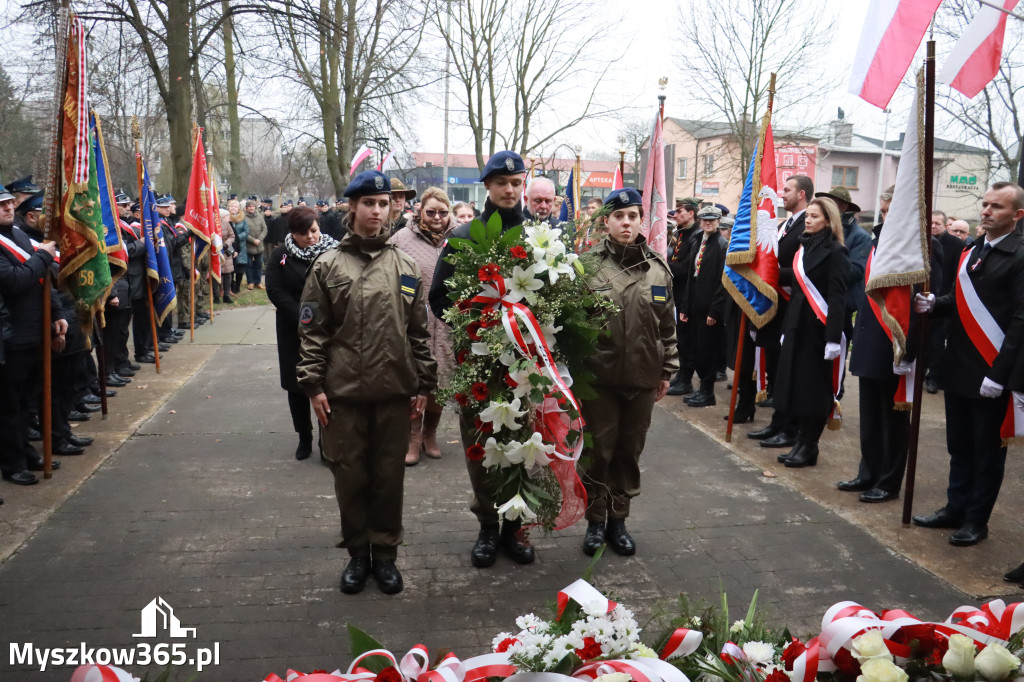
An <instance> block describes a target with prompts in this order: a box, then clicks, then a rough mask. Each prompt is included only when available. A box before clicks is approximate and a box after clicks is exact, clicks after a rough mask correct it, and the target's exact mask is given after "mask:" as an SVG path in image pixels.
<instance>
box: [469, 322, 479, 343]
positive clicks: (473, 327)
mask: <svg viewBox="0 0 1024 682" xmlns="http://www.w3.org/2000/svg"><path fill="white" fill-rule="evenodd" d="M466 334H468V335H469V340H470V341H479V340H480V323H479V322H470V323H469V324H467V325H466Z"/></svg>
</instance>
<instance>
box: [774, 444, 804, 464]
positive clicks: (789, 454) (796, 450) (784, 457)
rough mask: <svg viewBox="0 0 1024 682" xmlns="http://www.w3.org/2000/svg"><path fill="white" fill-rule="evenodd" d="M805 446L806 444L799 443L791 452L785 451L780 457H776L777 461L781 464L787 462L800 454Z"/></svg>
mask: <svg viewBox="0 0 1024 682" xmlns="http://www.w3.org/2000/svg"><path fill="white" fill-rule="evenodd" d="M803 447H804V445H803V444H802V443H797V444H796V445H794V446H793V448H792V449H791V450H790V451H789V452H784V453H782V454H781V455H779V456H778V457H776V458H775V461H776V462H778V463H779V464H785V463H786V462H788V461H789V460H791V459H793V458H794V457H796V456H797V455H798V454H800V450H801V449H803Z"/></svg>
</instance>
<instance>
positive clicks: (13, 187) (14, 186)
mask: <svg viewBox="0 0 1024 682" xmlns="http://www.w3.org/2000/svg"><path fill="white" fill-rule="evenodd" d="M41 189H42V187H40V186H39V185H37V184H36V183H34V182H32V176H31V175H26V176H25V177H23V178H18V179H17V180H11V181H10V182H9V183H7V191H8V192H38V191H39V190H41Z"/></svg>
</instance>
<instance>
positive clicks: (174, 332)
mask: <svg viewBox="0 0 1024 682" xmlns="http://www.w3.org/2000/svg"><path fill="white" fill-rule="evenodd" d="M196 319H197V320H198V319H199V315H196ZM187 333H188V332H187V331H186V330H184V329H172V330H171V335H172V336H177V337H178V338H179V339H181V338H184V337H185V334H187Z"/></svg>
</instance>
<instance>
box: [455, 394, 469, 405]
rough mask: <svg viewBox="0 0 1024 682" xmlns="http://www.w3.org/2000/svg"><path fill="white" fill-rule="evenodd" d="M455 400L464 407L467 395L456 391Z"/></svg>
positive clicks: (467, 400) (467, 401) (467, 402)
mask: <svg viewBox="0 0 1024 682" xmlns="http://www.w3.org/2000/svg"><path fill="white" fill-rule="evenodd" d="M455 402H457V403H458V404H459V405H462V406H463V407H465V406H466V405H469V396H467V395H466V394H465V393H456V394H455Z"/></svg>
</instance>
